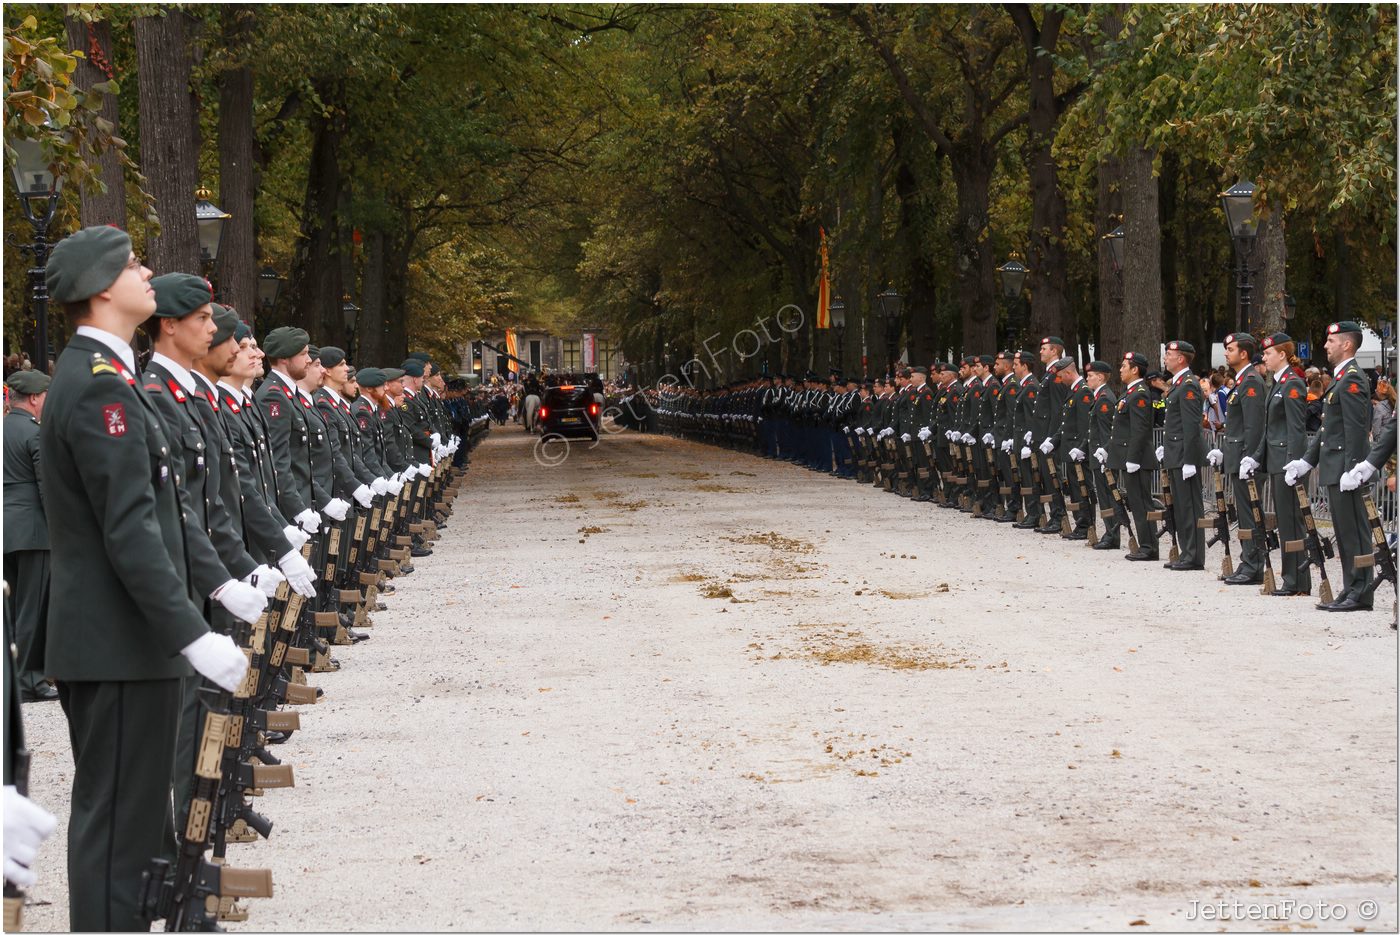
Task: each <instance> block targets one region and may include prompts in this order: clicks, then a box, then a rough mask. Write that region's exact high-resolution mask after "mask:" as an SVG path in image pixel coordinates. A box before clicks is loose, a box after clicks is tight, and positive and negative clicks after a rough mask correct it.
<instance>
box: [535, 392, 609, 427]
mask: <svg viewBox="0 0 1400 935" xmlns="http://www.w3.org/2000/svg"><path fill="white" fill-rule="evenodd" d="M601 413H602V406H601V405H599V403H598V400H597V398H596V397H595V396H594V395H593V390H592V389H591V388H589V387H588V386H586V385H585V384H582V383H569V384H564V385H562V386H551V387H548V388H547V389H545V391H544V399H542V400H541V401H540V431H541V432H542V433H544V434H545V435H587V436H589V437H591V438H595V439H596V438H597V437H598V423H599V420H600V418H601Z"/></svg>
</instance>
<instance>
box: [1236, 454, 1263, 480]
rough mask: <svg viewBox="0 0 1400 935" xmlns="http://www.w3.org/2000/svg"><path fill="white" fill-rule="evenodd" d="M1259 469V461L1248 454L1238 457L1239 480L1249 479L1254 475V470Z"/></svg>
mask: <svg viewBox="0 0 1400 935" xmlns="http://www.w3.org/2000/svg"><path fill="white" fill-rule="evenodd" d="M1257 470H1259V462H1258V461H1255V460H1254V459H1253V458H1251V457H1250V456H1249V455H1245V456H1244V457H1243V458H1240V480H1249V479H1250V478H1251V477H1253V476H1254V472H1255V471H1257Z"/></svg>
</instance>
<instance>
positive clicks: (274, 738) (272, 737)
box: [263, 730, 291, 743]
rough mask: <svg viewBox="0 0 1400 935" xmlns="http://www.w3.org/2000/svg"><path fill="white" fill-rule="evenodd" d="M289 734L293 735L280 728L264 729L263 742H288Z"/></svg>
mask: <svg viewBox="0 0 1400 935" xmlns="http://www.w3.org/2000/svg"><path fill="white" fill-rule="evenodd" d="M289 736H291V735H289V734H287V733H286V732H285V731H280V730H269V731H263V743H286V742H287V738H288V737H289Z"/></svg>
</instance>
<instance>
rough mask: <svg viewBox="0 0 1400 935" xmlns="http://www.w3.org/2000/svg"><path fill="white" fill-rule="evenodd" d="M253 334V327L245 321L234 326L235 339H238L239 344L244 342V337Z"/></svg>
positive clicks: (249, 336)
mask: <svg viewBox="0 0 1400 935" xmlns="http://www.w3.org/2000/svg"><path fill="white" fill-rule="evenodd" d="M252 336H253V329H252V328H249V327H248V325H247V324H246V323H244V322H241V321H240V322H239V323H238V324H237V326H236V327H234V329H233V339H234V340H235V341H237V342H238V343H239V344H242V343H243V339H244V338H251V337H252Z"/></svg>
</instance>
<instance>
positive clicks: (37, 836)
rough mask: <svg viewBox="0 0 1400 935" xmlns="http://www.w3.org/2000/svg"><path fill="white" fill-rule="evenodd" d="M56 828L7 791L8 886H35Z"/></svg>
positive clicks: (39, 810)
mask: <svg viewBox="0 0 1400 935" xmlns="http://www.w3.org/2000/svg"><path fill="white" fill-rule="evenodd" d="M239 655H242V653H240V654H239ZM16 716H18V715H16ZM57 827H58V819H57V818H55V817H54V816H52V815H50V814H49V813H48V812H47V811H46V810H45V809H44V808H42V807H41V806H38V805H35V804H34V802H32V801H31V800H30V799H28V798H26V797H25V796H22V795H20V793H19V790H18V789H17V788H15V787H14V786H6V787H5V882H6V883H13V884H14V885H15V886H33V885H34V883H35V881H36V880H37V877H36V876H35V874H34V871H33V870H30V869H29V866H30V864H32V863H34V859H35V858H36V857H38V856H39V845H40V844H42V843H44V839H45V838H47V837H48V836H49V835H51V834H53V832H54V829H55V828H57Z"/></svg>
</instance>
